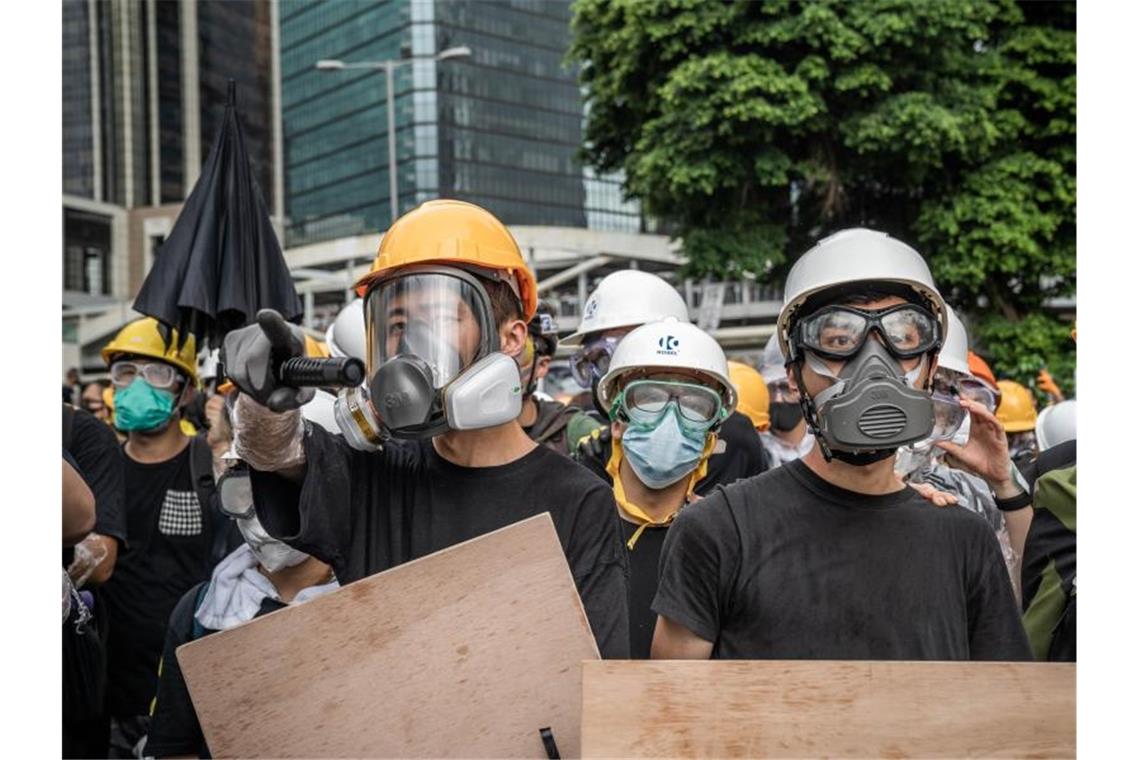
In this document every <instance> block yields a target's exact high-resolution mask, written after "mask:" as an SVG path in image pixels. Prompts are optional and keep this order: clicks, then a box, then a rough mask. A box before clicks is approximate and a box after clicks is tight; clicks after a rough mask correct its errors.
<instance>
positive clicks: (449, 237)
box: [356, 199, 538, 321]
mask: <svg viewBox="0 0 1140 760" xmlns="http://www.w3.org/2000/svg"><path fill="white" fill-rule="evenodd" d="M413 264H453V265H459V266H461V267H462V266H464V265H466V267H468V268H471V269H473V270H474V271H475V272H476V273H477V274H478V273H480V270H482V271H483V272H486V271H488V270H490V271H492V272H496V273H498V274H499V275H500V276H502V277H503V279H504V280H505V281H506V282H508V283H510V285H511V289H512V290H514V292H515V294H516V295H517V296H518V298H519V302H520V304H521V305H522V310H523V319H524V320H526V321H530V319H531V317H533V316H534V313H535V310H536V309H537V308H538V286H537V283H536V282H535V279H534V274H533V273H532V272H531V271H530V268H529V267H527V265H526V261H524V260H523V256H522V252H521V251H520V250H519V244H518V243H517V242H515V239H514V237H513V236H512V235H511V233H510V231H509V230H508V229H507V227H506V225H504V224H503V223H502V222H500V221H499V220H498V219H496V218H495V216H494V215H493V214H492V213H491V212H490V211H487V210H486V209H484V208H481V207H479V206H476V205H475V204H473V203H466V202H465V201H457V200H442V199H441V200H434V201H427V202H425V203H422V204H420V205H419V206H417V207H416V208H414V209H412V210H411V211H409V212H408V213H406V214H404V215H403V216H401V217H400V218H399V219H397V220H396V222H395V223H394V224H393V225H392V226H391V227H389V228H388V231H387V232H386V233H384V238H383V240H381V241H380V250H379V251H378V252H377V254H376V260H375V261H373V262H372V269H371V270H370V271H369V272H368V274H366V275H364V277H362V278H361V279H360V281H359V282H357V283H356V292H357V294H359V295H360V296H362V297H363V296H364V294H365V293H367V292H368V290H369V289H370V288H372V287H373V286H374V285H375V284H376V283H377V282H379V281H381V280H383V279H386V278H387V277H389V276H390V275H392V274H393V273H394V272H396V270H399V269H401V268H403V267H406V266H411V265H413Z"/></svg>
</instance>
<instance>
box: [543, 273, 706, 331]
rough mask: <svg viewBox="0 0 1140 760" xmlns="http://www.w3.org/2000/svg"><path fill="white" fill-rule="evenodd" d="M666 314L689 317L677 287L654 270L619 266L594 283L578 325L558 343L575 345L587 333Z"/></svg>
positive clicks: (682, 319) (651, 320)
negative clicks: (648, 270)
mask: <svg viewBox="0 0 1140 760" xmlns="http://www.w3.org/2000/svg"><path fill="white" fill-rule="evenodd" d="M666 317H673V318H675V319H677V320H678V321H680V322H688V321H689V308H688V307H687V306H685V299H684V298H682V297H681V294H680V293H678V292H677V289H676V288H674V287H673V286H672V285H670V284H669V283H667V282H666V281H665V280H662V279H661V278H660V277H658V276H657V275H655V274H650V273H649V272H642V271H639V270H637V269H623V270H622V271H620V272H614V273H613V274H611V275H607V276H606V278H605V279H603V280H602V281H601V282H599V283H598V287H596V288H594V292H593V293H591V294H590V297H589V298H587V299H586V305H585V306H584V307H582V321H581V322H579V323H578V329H577V330H576V331H575V332H574V334H573V335H571V336H570V337H568V338H566V339H565V340H563V341H561V343H562V345H564V346H577V345H580V344H581V343H582V338H584V337H585V336H586V335H588V334H590V333H596V332H604V331H605V330H612V329H614V328H617V327H637V326H638V325H644V324H646V323H647V322H654V321H656V320H659V319H665V318H666Z"/></svg>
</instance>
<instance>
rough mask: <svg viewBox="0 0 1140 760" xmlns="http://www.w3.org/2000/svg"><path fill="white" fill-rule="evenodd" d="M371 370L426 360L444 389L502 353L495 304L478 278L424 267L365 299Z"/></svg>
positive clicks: (380, 287)
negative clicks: (401, 360) (397, 361)
mask: <svg viewBox="0 0 1140 760" xmlns="http://www.w3.org/2000/svg"><path fill="white" fill-rule="evenodd" d="M364 310H365V326H366V331H367V347H368V369H369V373H374V372H375V371H376V370H377V369H378V368H379V367H380V366H381V365H383V364H384V363H385V362H387V361H388V360H390V359H392V358H394V357H396V356H400V355H412V356H416V357H418V358H420V359H422V360H423V361H424V362H425V363H426V364H427V365H428V367H430V368H431V374H432V384H433V386H434V387H435V388H436V389H440V388H443V387H444V386H446V385H447V384H448V383H450V382H451V381H452V380H454V379H455V378H456V377H458V376H459V374H460V373H461V372H462V371H463V370H465V369H467V367H469V366H471V364H473V363H474V362H475V361H476V360H477V359H480V358H482V357H483V356H485V355H486V354H488V353H490V352H491V351H493V350H497V349H498V331H497V329H496V328H495V325H494V317H493V315H492V311H491V303H490V299H489V298H488V296H487V293H486V291H485V290H484V289H483V287H482V286H481V285H480V284H479V282H478V280H476V279H475V278H474V277H473V276H472V275H470V274H468V273H466V272H463V271H462V270H454V269H449V268H446V267H422V268H418V269H415V270H408V273H407V274H405V275H402V276H399V277H395V278H393V279H390V280H385V281H384V282H381V283H380V284H379V285H377V286H376V287H374V288H373V289H372V290H371V291H369V293H368V295H367V296H366V297H365V303H364Z"/></svg>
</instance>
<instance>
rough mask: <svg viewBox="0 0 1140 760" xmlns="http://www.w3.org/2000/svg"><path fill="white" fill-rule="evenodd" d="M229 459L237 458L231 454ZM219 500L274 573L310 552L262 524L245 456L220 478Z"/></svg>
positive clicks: (260, 559) (260, 560)
mask: <svg viewBox="0 0 1140 760" xmlns="http://www.w3.org/2000/svg"><path fill="white" fill-rule="evenodd" d="M226 459H231V460H232V459H233V457H232V456H227V457H226ZM218 501H219V503H220V505H221V509H222V512H223V513H224V514H225V515H226V516H227V517H229V518H230V519H232V520H233V521H234V522H235V523H237V528H238V532H239V533H241V537H242V539H243V540H244V541H245V543H246V544H247V545H248V546H249V548H250V549H252V550H253V553H254V556H256V557H257V561H258V562H259V563H261V566H262V567H264V568H265V569H266V570H268V571H269V572H271V573H275V572H277V571H278V570H284V569H285V568H287V567H293V566H294V565H299V564H301V563H302V562H304V561H305V560H306V559H308V558H309V555H308V554H305V553H304V552H301V551H297V550H296V549H294V548H293V547H292V546H289V545H288V544H286V543H284V542H283V541H278V540H277V539H276V538H274V537H273V536H271V535H269V532H268V531H266V530H265V528H264V527H263V526H262V525H261V521H259V520H258V519H257V513H256V512H255V511H254V507H253V488H252V487H251V484H250V481H249V466H248V465H246V463H245V462H243V461H241V460H237V461H236V462H233V464H232V466H231V467H230V468H229V469H228V470H226V471H225V473H223V474H222V476H221V477H220V478H218Z"/></svg>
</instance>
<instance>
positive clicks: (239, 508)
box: [218, 461, 255, 520]
mask: <svg viewBox="0 0 1140 760" xmlns="http://www.w3.org/2000/svg"><path fill="white" fill-rule="evenodd" d="M218 503H219V504H220V506H221V510H222V512H223V513H224V514H225V515H226V516H227V517H232V518H233V519H235V520H243V519H249V518H250V517H253V516H254V514H255V510H254V508H253V486H252V485H251V484H250V481H249V465H247V464H246V463H245V462H242V461H238V462H235V463H234V465H233V466H232V467H230V469H228V470H226V471H225V472H224V473H222V475H221V477H219V478H218Z"/></svg>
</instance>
